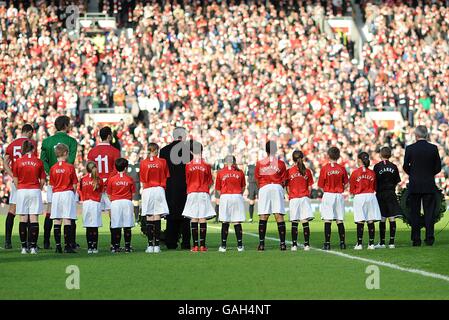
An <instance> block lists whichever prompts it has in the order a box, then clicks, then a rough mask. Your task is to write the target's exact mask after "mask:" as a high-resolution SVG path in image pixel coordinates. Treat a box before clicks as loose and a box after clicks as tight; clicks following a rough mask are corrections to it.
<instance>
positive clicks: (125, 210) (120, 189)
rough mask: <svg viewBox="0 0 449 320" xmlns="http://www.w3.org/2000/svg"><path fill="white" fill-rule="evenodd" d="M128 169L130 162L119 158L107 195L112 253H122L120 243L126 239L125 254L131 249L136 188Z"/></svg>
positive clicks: (109, 182)
mask: <svg viewBox="0 0 449 320" xmlns="http://www.w3.org/2000/svg"><path fill="white" fill-rule="evenodd" d="M127 168H128V160H126V159H123V158H119V159H117V160H115V169H116V170H117V172H118V173H117V174H116V175H115V176H113V177H111V178H109V179H108V185H107V194H108V196H109V199H110V200H111V233H112V235H111V239H113V242H112V243H111V253H117V252H120V242H121V239H122V228H123V235H124V238H125V253H130V252H131V251H132V249H131V236H132V234H131V228H133V227H134V206H133V202H132V199H133V194H134V192H136V186H135V184H134V180H133V178H131V177H130V176H128V175H127V174H126V173H125V171H126V169H127Z"/></svg>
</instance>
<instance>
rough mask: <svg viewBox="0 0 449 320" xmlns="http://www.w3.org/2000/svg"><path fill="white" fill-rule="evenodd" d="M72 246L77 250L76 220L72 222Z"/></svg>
mask: <svg viewBox="0 0 449 320" xmlns="http://www.w3.org/2000/svg"><path fill="white" fill-rule="evenodd" d="M70 244H71V246H72V248H73V249H76V220H75V219H72V220H71V227H70Z"/></svg>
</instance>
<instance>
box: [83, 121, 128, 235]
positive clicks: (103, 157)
mask: <svg viewBox="0 0 449 320" xmlns="http://www.w3.org/2000/svg"><path fill="white" fill-rule="evenodd" d="M100 139H101V142H100V143H99V144H97V145H96V146H95V147H94V148H92V150H90V151H89V153H88V154H87V159H88V160H89V161H93V162H95V163H96V164H97V168H98V174H99V176H100V178H101V179H102V180H103V184H104V185H105V186H107V184H108V178H110V177H112V176H114V175H115V174H116V173H117V171H116V170H115V160H117V159H118V158H120V156H121V155H120V151H119V150H118V149H116V148H115V147H113V146H112V145H111V142H112V140H113V135H112V130H111V128H110V127H107V126H106V127H103V128H101V129H100ZM101 210H102V211H110V210H111V201H110V199H109V197H108V195H107V193H106V190H103V194H102V195H101ZM109 229H110V228H109ZM110 231H111V237H112V230H110ZM111 242H113V239H112V238H111Z"/></svg>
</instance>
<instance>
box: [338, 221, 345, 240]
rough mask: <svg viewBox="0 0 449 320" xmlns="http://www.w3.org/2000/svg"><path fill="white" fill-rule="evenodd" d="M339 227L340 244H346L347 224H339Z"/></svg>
mask: <svg viewBox="0 0 449 320" xmlns="http://www.w3.org/2000/svg"><path fill="white" fill-rule="evenodd" d="M337 227H338V235H339V237H340V244H344V243H345V242H346V230H345V224H344V223H343V222H342V223H337Z"/></svg>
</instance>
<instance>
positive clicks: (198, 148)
mask: <svg viewBox="0 0 449 320" xmlns="http://www.w3.org/2000/svg"><path fill="white" fill-rule="evenodd" d="M190 150H191V152H192V154H193V160H192V161H190V162H189V163H187V164H186V182H187V201H186V205H185V207H184V211H183V212H182V215H183V216H185V217H187V218H190V219H191V228H192V239H193V248H192V250H191V251H192V252H197V251H202V252H204V251H207V247H206V233H207V219H208V218H211V217H214V216H215V210H214V208H213V207H212V202H211V199H210V194H209V189H210V186H211V185H212V182H213V181H212V170H211V166H210V165H209V164H207V163H206V161H204V159H203V158H202V152H203V146H202V145H201V143H199V142H196V141H192V143H191V148H190ZM198 224H199V229H200V239H199V242H198ZM198 244H199V247H198Z"/></svg>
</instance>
